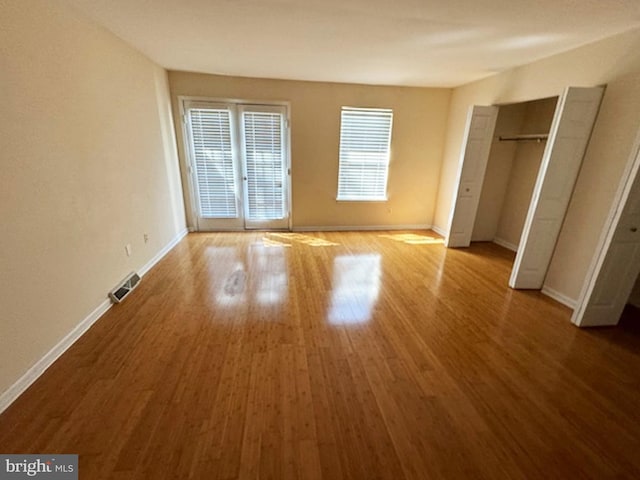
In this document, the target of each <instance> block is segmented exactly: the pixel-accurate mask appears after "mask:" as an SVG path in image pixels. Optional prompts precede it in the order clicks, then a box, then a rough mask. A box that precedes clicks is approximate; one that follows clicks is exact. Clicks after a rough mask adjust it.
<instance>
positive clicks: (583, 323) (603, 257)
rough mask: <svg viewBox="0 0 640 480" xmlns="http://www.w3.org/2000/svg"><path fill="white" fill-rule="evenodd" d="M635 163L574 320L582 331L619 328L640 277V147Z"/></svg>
mask: <svg viewBox="0 0 640 480" xmlns="http://www.w3.org/2000/svg"><path fill="white" fill-rule="evenodd" d="M633 160H634V161H633V166H632V168H631V169H630V171H627V172H625V175H624V177H623V182H624V183H623V184H622V185H621V189H619V192H620V193H619V194H618V195H616V200H615V204H614V205H613V207H612V212H611V214H610V218H611V224H610V227H609V229H608V231H607V232H606V234H605V235H604V236H603V238H602V240H601V241H600V247H599V250H598V253H597V254H596V257H595V258H594V261H593V263H592V266H591V268H590V270H589V274H588V275H587V279H586V281H585V286H584V287H583V289H582V293H581V294H580V298H579V300H578V305H577V307H576V309H575V311H574V312H573V316H572V317H571V321H572V322H573V323H575V324H576V325H578V326H580V327H593V326H603V325H615V324H617V323H618V320H619V319H620V316H621V315H622V310H623V309H624V306H625V304H626V303H627V300H628V299H629V295H630V294H631V290H632V289H633V285H634V284H635V281H636V278H638V274H639V273H640V175H638V167H639V165H640V151H639V150H638V148H637V147H636V151H635V155H634V156H633ZM628 170H629V169H628Z"/></svg>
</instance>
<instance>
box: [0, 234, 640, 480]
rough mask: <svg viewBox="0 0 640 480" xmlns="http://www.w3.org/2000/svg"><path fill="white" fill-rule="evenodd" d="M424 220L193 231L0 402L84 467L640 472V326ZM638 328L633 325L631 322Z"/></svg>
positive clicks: (18, 424)
mask: <svg viewBox="0 0 640 480" xmlns="http://www.w3.org/2000/svg"><path fill="white" fill-rule="evenodd" d="M512 260H513V256H512V254H511V253H510V252H509V251H507V250H505V249H503V248H501V247H498V246H496V245H492V244H474V245H473V246H472V247H471V248H469V249H460V250H446V249H444V248H443V246H442V244H441V241H439V240H438V238H437V236H436V235H431V234H429V233H425V232H414V233H409V234H399V233H394V232H387V233H383V232H366V233H325V234H308V235H307V234H278V233H258V232H254V233H242V234H231V233H224V234H193V235H189V236H188V238H186V239H185V240H184V241H182V242H181V243H180V244H179V245H178V246H177V247H176V248H175V249H174V250H173V251H172V252H171V253H170V254H169V255H167V257H165V259H163V260H162V261H161V262H160V263H159V264H158V265H157V266H156V267H155V268H154V269H153V270H152V271H151V272H150V273H149V274H148V275H147V276H145V278H144V279H143V281H142V282H141V284H140V286H139V288H138V289H137V290H136V291H135V292H134V293H133V294H132V295H131V296H130V298H128V299H126V300H125V302H124V303H123V304H121V305H117V306H115V307H114V308H112V309H111V310H110V311H109V312H108V313H107V314H106V315H105V316H104V317H103V318H102V319H100V320H99V321H98V322H97V323H96V324H95V325H94V326H93V327H92V328H91V329H90V330H89V331H88V332H87V333H86V334H85V335H84V336H83V337H82V338H81V339H80V340H79V341H78V342H77V343H76V344H74V345H73V347H71V348H70V349H69V350H68V351H67V353H65V354H64V355H63V356H62V357H61V358H60V359H59V360H58V361H57V362H56V363H55V364H54V365H53V366H52V367H51V368H50V369H49V370H48V371H47V372H46V373H45V374H44V375H43V376H42V377H41V378H40V379H39V380H38V381H37V382H36V383H35V384H34V385H33V386H32V387H31V388H30V389H29V390H28V391H27V392H26V393H25V394H24V395H23V396H22V397H21V398H19V399H18V400H17V401H16V402H15V403H14V404H13V405H12V406H11V407H10V408H9V409H8V410H6V411H5V412H4V413H3V414H2V415H1V416H0V452H2V453H78V454H80V478H82V479H90V480H100V479H186V478H193V479H207V480H209V479H237V478H238V479H257V478H260V479H304V480H310V479H319V478H324V479H341V478H350V479H367V480H369V479H394V480H399V479H439V478H445V479H457V478H474V479H503V478H504V479H518V478H531V479H542V478H544V479H561V478H562V479H565V478H593V479H607V478H640V455H638V447H639V446H640V389H639V388H638V387H639V382H640V334H639V329H638V323H637V322H635V320H638V319H632V318H626V319H625V321H624V322H623V323H622V324H621V326H620V327H618V328H609V329H598V330H580V329H578V328H576V327H574V326H572V325H571V324H570V323H569V317H570V311H569V309H567V308H565V307H563V306H562V305H560V304H558V303H556V302H554V301H553V300H551V299H549V298H547V297H545V296H543V295H541V294H540V293H537V292H526V291H513V290H510V289H509V288H508V287H507V280H508V276H509V272H510V268H511V262H512ZM638 322H640V320H638Z"/></svg>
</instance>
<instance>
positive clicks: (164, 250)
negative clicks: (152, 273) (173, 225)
mask: <svg viewBox="0 0 640 480" xmlns="http://www.w3.org/2000/svg"><path fill="white" fill-rule="evenodd" d="M188 233H189V229H187V228H185V229H183V230H182V231H180V232H178V235H176V236H175V237H174V238H173V240H171V241H170V242H169V243H167V244H166V245H165V246H164V247H163V248H162V250H160V251H159V252H158V253H156V254H155V255H154V256H153V258H152V259H151V260H149V261H148V262H147V263H145V264H144V266H142V268H140V270H138V275H140V276H141V277H144V276H145V275H146V274H147V272H148V271H149V270H151V269H152V268H153V266H154V265H155V264H156V263H158V262H159V261H160V260H162V258H163V257H164V256H165V255H166V254H167V253H169V252H170V251H171V249H172V248H173V247H175V246H176V245H177V244H178V243H179V242H180V240H182V239H183V238H184V237H186V236H187V234H188Z"/></svg>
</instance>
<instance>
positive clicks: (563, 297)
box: [542, 286, 578, 310]
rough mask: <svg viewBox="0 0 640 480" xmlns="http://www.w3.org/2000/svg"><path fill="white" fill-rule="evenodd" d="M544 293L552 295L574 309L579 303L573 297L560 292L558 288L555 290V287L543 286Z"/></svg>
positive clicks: (548, 295)
mask: <svg viewBox="0 0 640 480" xmlns="http://www.w3.org/2000/svg"><path fill="white" fill-rule="evenodd" d="M542 293H543V294H545V295H546V296H547V297H551V298H553V299H554V300H555V301H557V302H560V303H561V304H563V305H565V306H567V307H569V308H570V309H571V310H574V309H575V308H576V305H577V303H578V302H577V301H576V300H574V299H573V298H570V297H567V296H566V295H565V294H563V293H560V292H558V291H557V290H554V289H553V288H549V287H545V286H543V287H542Z"/></svg>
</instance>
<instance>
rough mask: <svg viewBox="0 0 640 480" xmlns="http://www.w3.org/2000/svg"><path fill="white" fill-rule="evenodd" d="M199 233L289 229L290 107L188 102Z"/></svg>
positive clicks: (190, 168) (187, 126)
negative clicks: (288, 118)
mask: <svg viewBox="0 0 640 480" xmlns="http://www.w3.org/2000/svg"><path fill="white" fill-rule="evenodd" d="M183 111H184V117H183V118H184V121H185V141H186V144H187V145H186V150H187V152H188V171H189V174H190V187H191V197H192V208H193V209H194V211H195V214H194V217H195V218H194V221H195V222H196V227H197V229H198V230H200V231H207V230H239V229H262V228H264V229H287V228H289V159H288V157H289V155H288V152H289V145H288V141H289V140H288V128H287V127H288V122H287V107H286V106H284V105H251V104H238V103H215V102H210V101H202V100H183Z"/></svg>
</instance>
